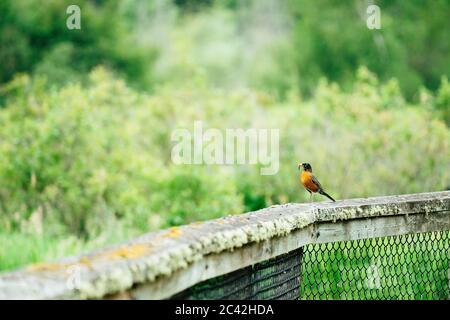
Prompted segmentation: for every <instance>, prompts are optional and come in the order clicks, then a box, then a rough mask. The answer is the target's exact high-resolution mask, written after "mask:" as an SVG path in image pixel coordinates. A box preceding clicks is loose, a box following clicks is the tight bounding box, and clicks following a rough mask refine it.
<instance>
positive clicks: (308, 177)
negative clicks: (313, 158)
mask: <svg viewBox="0 0 450 320" xmlns="http://www.w3.org/2000/svg"><path fill="white" fill-rule="evenodd" d="M300 168H303V171H302V173H301V174H300V181H301V183H302V185H303V186H304V187H305V189H306V190H307V191H308V192H309V194H310V197H309V201H310V202H311V201H312V198H313V193H316V192H318V193H320V194H321V195H324V196H325V197H327V198H328V199H331V200H332V201H333V202H335V200H334V199H333V198H332V197H331V196H330V195H329V194H328V193H326V192H325V191H324V190H323V187H322V185H321V184H320V182H319V180H317V178H316V177H315V176H314V175H313V173H312V167H311V165H310V164H309V163H300V164H299V165H298V170H300Z"/></svg>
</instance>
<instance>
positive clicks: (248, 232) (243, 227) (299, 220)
mask: <svg viewBox="0 0 450 320" xmlns="http://www.w3.org/2000/svg"><path fill="white" fill-rule="evenodd" d="M445 210H447V211H449V212H450V192H448V191H447V192H439V193H425V194H418V195H404V196H391V197H378V198H368V199H352V200H344V201H337V202H335V203H331V202H322V203H314V204H284V205H279V206H272V207H270V208H266V209H262V210H258V211H255V212H250V213H246V214H243V215H239V216H226V217H224V218H220V219H216V220H210V221H206V222H202V223H193V224H190V225H186V226H181V227H174V228H170V229H168V230H162V231H158V232H153V233H150V234H147V235H144V236H142V237H139V238H137V239H134V240H132V241H129V242H127V243H124V244H120V245H117V246H113V247H110V248H106V249H103V250H99V251H97V252H93V253H91V254H88V255H83V256H80V257H70V258H67V259H63V260H62V261H60V262H56V263H49V264H40V265H34V266H31V267H28V268H25V269H24V270H20V271H16V272H14V273H7V274H4V275H0V299H1V298H4V299H8V298H20V297H22V296H24V295H27V297H29V296H30V295H31V297H33V298H36V299H39V298H45V299H48V298H69V299H96V298H102V297H104V296H106V295H110V294H114V293H117V292H121V291H124V290H127V289H129V288H131V287H132V286H134V285H136V284H138V283H145V282H153V281H155V280H156V279H159V278H161V277H165V276H171V275H172V274H173V273H174V272H176V271H179V270H183V269H186V268H188V267H189V266H190V265H191V264H192V263H193V262H195V261H198V260H201V259H202V258H203V257H205V256H207V255H211V254H220V253H222V252H227V251H231V250H238V249H239V248H241V247H243V246H246V245H248V244H250V243H255V242H262V241H270V239H273V238H275V237H283V236H286V235H288V234H290V233H291V232H293V231H294V230H298V229H301V228H305V227H307V226H309V225H312V224H314V223H321V222H330V221H333V222H338V221H342V220H349V219H360V218H375V217H378V216H387V215H405V216H406V215H409V214H419V213H424V214H427V215H432V214H433V212H439V211H445ZM72 266H79V268H80V281H79V283H77V286H75V287H74V288H72V287H69V286H67V281H68V278H69V277H70V275H69V274H67V272H66V271H67V269H68V268H70V267H72ZM17 279H20V281H19V280H17ZM24 283H25V284H28V286H27V285H23V284H24ZM42 287H45V290H39V288H42ZM30 288H31V289H33V288H34V289H33V290H32V294H30V291H31V289H30ZM2 289H4V290H2ZM27 289H28V291H26V290H27ZM4 292H7V293H8V294H7V295H6V294H4Z"/></svg>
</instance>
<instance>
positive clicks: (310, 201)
mask: <svg viewBox="0 0 450 320" xmlns="http://www.w3.org/2000/svg"><path fill="white" fill-rule="evenodd" d="M312 202H313V193H312V192H311V191H310V192H309V203H312Z"/></svg>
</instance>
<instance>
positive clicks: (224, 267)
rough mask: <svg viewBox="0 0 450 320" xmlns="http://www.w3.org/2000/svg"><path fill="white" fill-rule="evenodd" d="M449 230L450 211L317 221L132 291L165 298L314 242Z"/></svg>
mask: <svg viewBox="0 0 450 320" xmlns="http://www.w3.org/2000/svg"><path fill="white" fill-rule="evenodd" d="M441 230H450V212H449V211H447V212H438V213H436V214H433V216H432V217H430V216H428V217H427V215H425V214H415V215H413V216H410V217H405V216H386V217H375V218H368V219H355V220H349V221H342V222H337V223H332V222H331V223H330V222H318V223H316V224H315V225H310V226H308V227H307V228H303V229H300V230H296V231H294V232H292V233H290V234H289V235H287V236H285V237H277V238H274V239H271V240H267V241H263V242H260V243H254V244H251V245H247V246H245V247H243V248H241V249H239V250H235V251H228V252H223V253H220V254H212V255H209V256H206V257H204V259H202V260H200V261H197V262H195V263H193V264H192V265H190V266H189V267H188V269H184V270H180V271H178V272H176V273H174V274H172V275H171V276H168V277H162V278H159V279H157V280H156V281H155V282H152V283H147V284H143V285H139V286H137V287H136V288H134V289H132V290H130V291H129V296H130V298H132V299H164V298H168V297H170V296H172V295H174V294H175V293H177V292H180V291H182V290H185V289H187V288H189V287H191V286H193V285H195V284H197V283H199V282H202V281H204V280H207V279H210V278H213V277H216V276H219V275H223V274H226V273H230V272H232V271H235V270H238V269H241V268H245V267H247V266H249V265H252V264H255V263H258V262H262V261H265V260H267V259H270V258H273V257H276V256H279V255H281V254H283V253H286V252H289V251H292V250H295V249H297V248H299V247H301V246H304V245H306V244H311V243H329V242H336V241H345V240H357V239H370V238H378V237H386V236H393V235H403V234H411V233H421V232H429V231H441Z"/></svg>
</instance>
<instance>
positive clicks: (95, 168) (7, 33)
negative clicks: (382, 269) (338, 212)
mask: <svg viewBox="0 0 450 320" xmlns="http://www.w3.org/2000/svg"><path fill="white" fill-rule="evenodd" d="M371 3H373V2H371V1H342V2H336V1H332V0H317V1H316V0H314V1H313V0H308V1H305V0H301V1H300V0H283V1H278V0H220V1H219V0H204V1H200V0H198V1H194V0H154V1H139V0H123V1H100V0H97V1H94V0H91V1H88V0H85V1H72V0H70V1H59V0H46V1H37V0H2V1H1V2H0V244H1V245H0V270H7V269H12V268H15V267H18V266H21V265H24V264H26V263H31V262H36V261H41V260H51V259H55V258H58V257H60V256H62V255H69V254H76V253H80V252H82V251H86V250H89V249H92V248H96V247H100V246H104V245H106V244H110V243H113V242H116V241H122V240H124V239H129V238H131V237H134V236H136V235H138V234H142V233H144V232H148V231H151V230H156V229H159V228H164V227H168V226H172V225H179V224H184V223H189V222H191V221H196V220H204V219H210V218H216V217H221V216H225V215H229V214H238V213H242V212H245V211H249V210H255V209H259V208H263V207H266V206H269V205H272V204H277V203H286V202H302V201H307V199H308V197H309V195H308V194H307V192H305V191H304V190H303V189H302V188H301V187H300V186H299V182H298V171H297V163H298V162H299V161H303V162H310V163H311V164H312V165H313V168H314V171H315V172H316V173H317V175H318V177H319V179H320V181H321V182H322V184H323V185H324V186H326V188H327V191H328V192H329V193H330V194H331V195H332V196H333V197H335V198H336V199H342V198H351V197H366V196H377V195H389V194H402V193H414V192H425V191H440V190H446V189H449V186H450V129H449V126H450V84H449V82H448V78H449V75H450V56H449V52H450V50H449V49H450V48H449V46H450V34H449V33H450V31H449V30H450V19H448V16H449V13H450V2H449V1H446V0H435V1H412V0H411V1H400V0H397V1H393V0H391V1H376V2H375V3H376V4H377V5H378V6H379V7H380V8H381V29H380V30H369V29H368V28H367V26H366V19H367V14H366V8H367V6H368V5H369V4H371ZM70 4H77V5H79V7H80V8H81V30H68V29H67V28H66V19H67V17H68V16H69V15H68V14H66V8H67V7H68V5H70ZM195 120H202V121H203V123H204V126H205V127H210V128H218V129H223V130H224V129H225V128H244V129H246V128H275V129H280V170H279V172H278V174H276V175H273V176H261V175H260V171H259V169H260V168H259V167H258V166H237V165H236V166H200V165H186V166H176V165H174V164H173V163H172V161H171V158H170V154H171V147H172V145H173V143H172V142H171V141H170V137H171V133H172V130H174V129H176V128H179V127H185V128H190V129H192V127H193V123H194V121H195ZM317 199H319V196H317V197H316V200H317ZM321 200H322V199H321ZM324 200H325V199H324Z"/></svg>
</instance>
